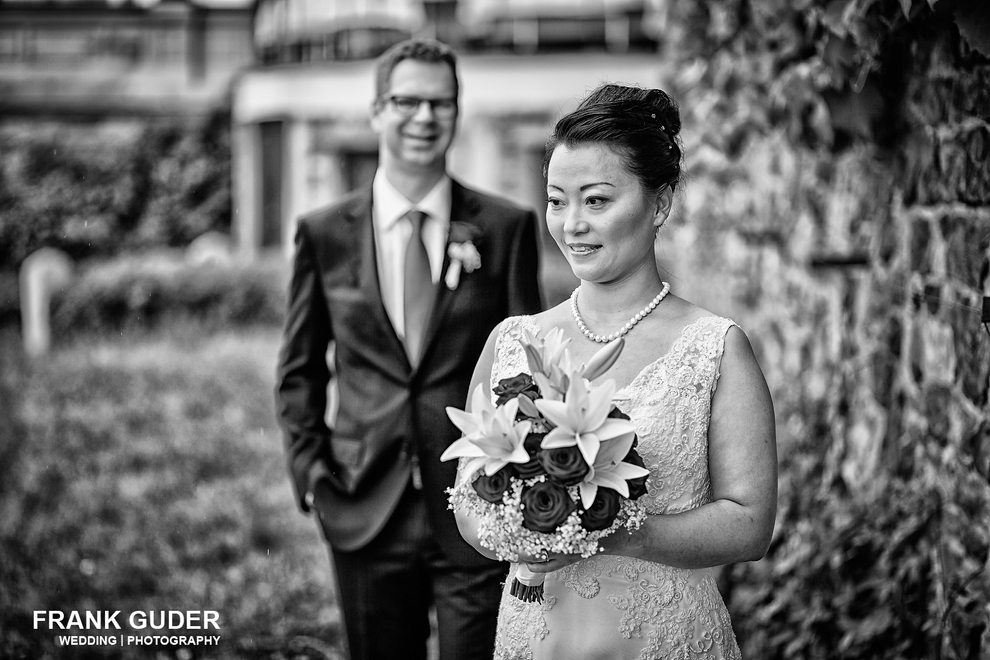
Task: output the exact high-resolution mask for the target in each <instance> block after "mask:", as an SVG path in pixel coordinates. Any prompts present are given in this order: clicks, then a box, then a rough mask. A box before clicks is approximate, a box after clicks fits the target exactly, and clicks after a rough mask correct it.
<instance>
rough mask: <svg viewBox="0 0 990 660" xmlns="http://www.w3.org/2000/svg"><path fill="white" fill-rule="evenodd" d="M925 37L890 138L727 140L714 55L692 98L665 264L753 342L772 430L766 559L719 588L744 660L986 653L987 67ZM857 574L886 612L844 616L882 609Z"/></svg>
mask: <svg viewBox="0 0 990 660" xmlns="http://www.w3.org/2000/svg"><path fill="white" fill-rule="evenodd" d="M933 25H934V27H932V28H930V29H928V28H922V29H919V30H918V31H917V33H916V34H915V35H913V36H912V39H911V41H910V48H905V49H904V50H903V52H902V53H901V54H902V55H904V54H907V55H909V57H908V58H906V59H905V60H904V61H903V67H904V68H903V69H902V70H901V71H899V72H897V75H898V77H899V79H898V80H897V81H894V82H895V83H896V84H893V83H892V84H889V85H887V87H888V88H889V87H893V88H894V89H895V91H896V92H897V94H896V95H895V96H893V98H894V101H895V102H894V103H893V105H891V106H890V107H888V109H887V111H886V114H885V115H884V116H883V117H882V118H881V121H886V122H891V123H893V124H896V126H895V127H893V128H894V129H896V130H891V131H888V132H884V131H879V132H877V133H876V134H877V135H880V134H886V135H893V137H892V138H889V139H886V140H881V139H857V140H852V141H850V143H849V144H848V145H847V146H845V147H843V148H841V149H840V148H832V149H829V148H824V147H821V146H818V147H817V148H816V147H814V146H809V145H808V143H807V141H802V140H797V139H795V136H794V131H793V130H792V127H790V126H787V125H786V124H776V125H775V126H774V127H773V128H771V129H769V130H763V131H751V132H749V133H748V134H747V136H746V137H745V139H742V140H739V141H737V142H735V143H732V141H733V139H734V138H733V136H732V131H731V127H726V126H724V125H723V126H716V125H713V123H712V113H711V108H712V107H713V106H714V105H715V103H717V102H716V101H714V100H712V99H713V97H714V96H717V95H719V94H723V93H724V89H719V88H718V87H717V85H715V84H713V81H716V80H717V77H718V75H717V74H718V71H717V69H718V66H719V54H716V55H715V56H713V58H712V60H711V65H710V67H711V68H710V69H709V73H708V75H707V76H706V77H705V78H704V79H703V81H702V82H700V83H698V84H695V85H691V86H688V87H686V88H685V89H682V90H680V98H681V99H682V112H683V114H684V119H685V128H684V132H683V136H684V140H685V145H684V146H685V153H686V158H687V162H688V166H689V178H688V182H687V186H686V188H685V191H684V192H683V194H682V195H681V197H680V201H681V208H682V211H681V220H682V222H674V223H672V225H673V226H672V227H671V228H669V229H665V234H666V236H665V241H664V247H663V248H662V249H661V252H660V254H659V258H660V260H661V263H662V264H663V265H664V266H665V267H666V268H667V269H668V270H669V271H670V275H671V278H672V279H671V281H672V283H673V285H674V289H675V291H676V292H677V293H679V294H681V295H683V296H684V297H686V298H688V299H690V300H694V301H696V302H699V303H700V304H702V305H704V306H706V307H708V308H709V309H712V310H713V311H716V312H718V313H721V314H725V315H727V316H731V317H732V318H734V319H735V320H736V321H737V322H738V323H739V324H740V325H741V326H742V327H743V329H744V330H745V331H746V332H747V334H748V335H749V337H750V339H751V341H752V343H753V344H754V348H755V350H756V352H757V354H758V356H759V358H760V362H761V364H762V366H763V368H764V371H765V373H766V376H767V380H768V382H769V383H770V386H771V390H772V393H773V397H774V404H775V409H776V413H777V420H778V429H777V430H778V444H779V456H780V465H781V472H780V510H779V515H778V524H777V529H776V532H775V541H774V545H773V546H772V548H771V552H770V554H769V555H768V557H767V559H765V560H764V561H762V562H759V563H757V564H753V565H748V566H740V567H733V568H731V569H730V570H728V571H726V572H725V573H724V576H723V582H724V585H723V586H724V587H725V589H726V592H727V594H728V600H729V602H730V609H732V610H733V617H734V621H735V622H736V625H737V632H738V633H739V634H740V638H741V641H742V642H743V650H744V656H748V657H764V658H766V657H787V656H788V655H791V657H817V656H816V653H815V651H814V649H815V644H816V643H822V644H824V645H827V644H837V645H840V646H841V644H847V645H849V648H848V649H847V654H845V655H843V657H888V656H886V655H883V654H879V655H870V652H868V651H863V650H860V651H854V648H855V646H856V644H857V643H859V642H857V641H856V640H857V635H860V636H861V637H864V638H866V637H868V636H869V635H874V634H875V635H876V636H877V637H876V638H877V639H880V638H882V635H883V634H885V633H884V630H886V629H889V630H890V631H891V634H893V633H894V632H896V631H897V630H900V631H901V632H899V633H898V634H899V635H900V636H901V637H905V634H906V633H904V631H914V632H912V634H917V635H922V636H923V637H924V639H923V640H922V641H921V642H918V641H917V640H915V642H914V643H915V644H916V646H917V645H918V644H926V645H927V646H926V647H925V649H926V650H919V651H915V652H916V653H925V652H931V651H932V649H938V651H939V653H943V651H944V654H942V657H947V658H950V657H977V656H978V655H979V653H980V652H981V649H982V653H984V654H986V653H990V631H988V626H987V623H986V622H987V621H988V620H990V605H988V603H990V586H988V585H990V569H988V548H990V403H988V385H990V331H988V330H987V329H986V328H985V327H984V326H983V325H982V324H981V314H980V308H981V304H982V299H983V296H986V295H990V60H988V59H987V58H986V57H983V56H982V55H980V54H979V53H977V52H975V51H973V50H971V49H970V47H969V46H968V45H967V43H966V42H965V41H964V40H962V39H961V38H960V36H959V33H958V31H956V30H955V29H954V26H953V25H952V23H951V22H947V21H941V22H938V21H935V22H933ZM723 55H724V53H723ZM734 66H735V68H736V73H738V69H739V68H740V66H744V64H740V63H739V62H736V63H735V64H734ZM712 68H714V69H715V70H716V71H715V73H712ZM878 75H886V76H887V77H888V78H889V77H891V76H892V75H893V74H892V73H891V71H890V69H889V68H888V69H887V70H886V73H883V72H881V73H880V74H878ZM884 82H885V81H883V80H881V81H880V83H881V84H882V83H884ZM886 82H888V83H889V82H890V81H886ZM881 86H882V85H881ZM743 101H744V99H743ZM735 102H737V103H738V102H742V101H741V100H740V99H739V98H738V97H737V99H736V100H735ZM888 128H891V127H888ZM727 145H728V147H733V148H735V151H734V150H733V148H728V147H727ZM905 494H906V495H905ZM914 497H917V500H915V499H912V498H914ZM904 502H911V503H912V504H910V505H909V506H908V509H910V510H909V511H907V512H904V511H900V510H899V509H898V507H899V506H901V504H899V503H904ZM915 515H916V516H917V517H916V518H915ZM857 535H859V540H857ZM901 537H903V538H901ZM885 543H888V544H897V543H901V544H906V545H904V547H907V548H909V550H904V551H903V553H902V554H903V557H901V556H900V555H898V557H899V559H895V558H894V556H893V555H890V554H889V553H890V552H892V550H890V546H889V545H888V547H885V546H884V544H885ZM816 544H818V545H819V546H822V545H824V547H819V548H817V549H816V548H815V547H814V546H815V545H816ZM897 547H898V548H901V546H897ZM864 548H872V550H870V551H869V552H866V551H865V550H863V549H864ZM829 552H832V553H833V556H830V557H820V556H819V554H821V553H829ZM898 552H900V550H899V551H898ZM870 553H872V554H870ZM802 561H805V562H808V563H809V564H815V565H817V563H820V564H821V571H820V573H813V572H807V571H806V572H804V573H801V572H800V570H799V569H795V568H794V564H795V562H802ZM897 562H903V563H902V564H898V563H897ZM888 564H889V565H888ZM903 566H908V568H902V567H903ZM809 570H810V569H809ZM901 570H910V571H914V573H911V574H910V575H911V576H914V575H915V573H916V574H917V580H914V577H909V578H905V577H904V575H902V574H901V573H900V572H898V571H901ZM857 572H858V573H860V574H862V575H863V576H864V577H862V578H857V579H861V580H862V582H863V583H865V582H866V581H867V580H868V579H874V580H875V581H876V582H884V581H886V580H888V579H889V581H890V582H891V583H892V584H890V585H888V586H885V587H883V589H886V590H888V591H890V593H888V594H887V597H888V601H887V602H886V604H883V605H882V608H872V610H873V611H870V612H865V613H857V612H858V609H857V605H856V603H854V602H846V601H855V600H857V599H859V601H860V603H859V604H860V606H862V605H864V604H866V605H867V607H866V609H868V610H869V609H871V608H870V607H869V605H868V604H867V602H866V601H868V600H869V599H870V598H873V597H874V593H873V591H871V590H870V589H872V587H870V588H869V589H867V588H864V587H863V585H862V584H852V585H847V586H843V585H841V584H838V582H841V580H843V579H845V578H843V577H841V576H844V575H850V574H852V575H855V574H857ZM895 578H896V579H895ZM833 579H834V580H835V582H836V583H835V584H830V585H828V586H824V583H825V582H829V581H831V580H833ZM801 580H804V581H805V583H804V584H800V582H801ZM899 580H900V581H902V582H904V583H905V585H901V586H898V585H897V584H894V583H896V582H897V581H899ZM912 580H914V582H912ZM908 582H911V585H909V586H911V588H918V589H921V590H922V591H921V592H920V593H921V596H920V598H921V601H923V602H917V603H915V602H913V601H912V600H911V598H909V597H908V596H907V595H905V593H902V592H901V591H898V590H899V589H902V588H904V589H906V588H907V586H906V583H908ZM919 585H920V586H919ZM787 589H794V590H795V591H794V592H793V593H791V594H790V596H789V598H790V602H788V603H787V605H786V607H787V608H789V609H790V611H791V612H792V614H790V615H784V614H781V613H780V612H779V610H780V609H781V608H782V607H783V606H782V605H780V604H779V603H778V602H776V600H779V599H780V598H781V596H779V595H775V593H774V592H775V590H784V591H786V590H787ZM877 589H881V588H880V587H877ZM878 593H879V592H878ZM864 594H865V595H864ZM897 594H901V595H900V596H898V595H897ZM901 597H903V599H902V600H898V599H899V598H901ZM877 598H878V601H877V602H878V603H880V602H882V601H880V600H879V596H877ZM775 599H776V600H775ZM818 599H822V602H818V603H815V604H812V603H809V602H803V601H804V600H807V601H811V600H818ZM898 603H900V604H898ZM888 608H889V609H888ZM859 609H862V607H859ZM884 612H885V613H886V614H884ZM802 613H803V614H802ZM881 614H883V616H887V618H886V619H883V620H882V621H881V620H880V619H878V618H877V617H879V616H881ZM888 615H889V616H888ZM802 616H804V618H805V619H809V618H810V619H814V618H815V617H816V616H817V617H821V618H827V617H829V616H832V617H834V618H836V619H840V618H842V617H845V619H846V622H845V623H842V622H827V624H826V622H823V621H820V622H819V624H820V625H819V624H815V623H814V622H808V621H802V620H801V617H802ZM857 617H859V618H858V619H857ZM844 625H846V626H847V629H846V630H845V632H842V630H843V628H842V626H844ZM787 626H792V627H793V628H795V629H797V628H801V629H802V630H805V632H804V633H801V634H803V635H804V638H802V637H801V634H799V633H797V632H794V633H793V634H791V633H790V632H788V631H787V630H785V629H786V628H787ZM803 626H807V627H806V628H803ZM885 626H886V628H885ZM781 630H784V633H783V635H778V639H777V640H776V641H775V638H774V636H775V634H776V633H778V632H781ZM840 633H841V634H840ZM830 635H831V636H833V637H834V639H831V640H830V639H829V636H830ZM895 637H896V635H895ZM816 638H817V640H818V641H817V642H816V641H814V640H815V639H816ZM780 639H784V641H785V642H787V641H788V640H790V641H789V642H788V643H790V644H791V645H792V646H791V647H790V649H789V650H788V651H784V643H783V642H781V641H780ZM919 639H920V638H919ZM861 641H862V640H861ZM863 644H864V645H865V646H863V648H867V646H868V645H866V644H867V643H866V642H863ZM837 648H838V647H837ZM794 653H798V655H796V656H794V655H793V654H794ZM971 654H972V655H971ZM823 657H827V656H823ZM891 657H892V656H891ZM904 657H916V656H913V655H910V656H904ZM917 657H923V656H917Z"/></svg>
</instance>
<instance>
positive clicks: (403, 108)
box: [384, 96, 457, 119]
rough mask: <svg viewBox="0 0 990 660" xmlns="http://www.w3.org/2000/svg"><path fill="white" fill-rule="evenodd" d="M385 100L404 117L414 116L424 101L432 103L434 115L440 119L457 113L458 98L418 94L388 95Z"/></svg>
mask: <svg viewBox="0 0 990 660" xmlns="http://www.w3.org/2000/svg"><path fill="white" fill-rule="evenodd" d="M384 100H385V101H386V102H387V103H391V104H392V107H394V108H395V111H396V112H398V113H399V114H400V115H402V116H403V117H412V116H413V115H414V114H416V113H417V112H418V111H419V107H420V106H421V105H423V104H424V103H428V104H429V105H430V111H431V112H433V116H434V117H437V118H439V119H450V118H451V117H453V116H454V115H455V114H456V113H457V99H421V98H419V97H418V96H386V97H384Z"/></svg>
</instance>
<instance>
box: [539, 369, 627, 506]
mask: <svg viewBox="0 0 990 660" xmlns="http://www.w3.org/2000/svg"><path fill="white" fill-rule="evenodd" d="M613 394H615V381H614V380H611V379H609V380H607V381H605V382H604V383H601V384H600V385H592V384H591V383H590V382H589V381H587V380H586V379H584V378H580V377H578V378H572V379H571V382H570V386H569V387H568V389H567V396H566V397H565V400H564V401H550V400H547V399H537V400H536V402H535V403H536V407H537V408H539V410H540V412H541V413H543V415H544V417H546V418H547V419H548V420H549V421H550V422H551V423H553V424H555V425H556V426H555V428H553V429H552V430H551V431H550V432H549V433H548V434H547V437H545V438H544V439H543V443H542V446H543V447H544V448H547V449H553V448H556V447H573V446H574V445H577V447H578V449H579V450H580V451H581V456H583V457H584V460H585V461H586V462H587V463H588V465H594V463H595V459H596V457H597V456H598V450H599V448H600V447H601V444H602V441H604V440H611V439H612V438H617V437H619V436H623V435H626V434H629V435H630V436H632V434H634V433H635V432H636V426H635V425H634V424H633V423H632V422H631V421H629V420H625V419H616V418H611V417H609V416H608V413H609V411H610V410H611V408H612V395H613ZM623 456H625V454H623ZM627 492H628V491H627Z"/></svg>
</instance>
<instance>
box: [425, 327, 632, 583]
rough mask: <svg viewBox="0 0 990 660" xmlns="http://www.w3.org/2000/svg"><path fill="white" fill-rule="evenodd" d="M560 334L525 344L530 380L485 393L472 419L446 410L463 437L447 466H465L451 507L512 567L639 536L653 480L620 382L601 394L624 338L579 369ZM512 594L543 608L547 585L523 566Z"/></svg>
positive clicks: (475, 397) (586, 553) (479, 392)
mask: <svg viewBox="0 0 990 660" xmlns="http://www.w3.org/2000/svg"><path fill="white" fill-rule="evenodd" d="M568 342H569V340H564V339H563V332H562V331H561V330H560V329H559V328H554V329H553V330H551V331H550V332H549V333H548V334H547V336H546V338H545V339H543V340H539V341H538V340H537V339H536V338H534V337H533V336H532V335H531V334H530V333H528V332H526V333H524V337H523V339H521V340H520V343H522V346H523V349H524V350H525V354H526V361H527V363H528V364H529V368H530V371H531V374H532V375H530V374H526V373H521V374H519V375H517V376H515V377H513V378H506V379H503V380H500V381H499V383H498V386H497V387H495V389H494V390H493V394H494V395H495V396H496V397H497V398H496V401H495V402H494V403H492V400H491V397H490V396H489V395H488V394H487V393H486V388H484V387H483V386H482V385H481V384H479V385H478V386H477V387H476V388H475V389H474V392H472V394H471V412H469V413H468V412H465V411H463V410H458V409H456V408H453V407H448V408H447V415H448V417H450V420H451V421H452V422H453V423H454V424H455V425H456V426H457V427H458V428H459V429H460V430H461V431H462V432H463V433H464V435H463V437H462V438H461V439H459V440H457V441H456V442H454V443H452V444H451V445H450V446H449V447H448V448H447V450H446V451H445V452H444V453H443V455H442V456H441V457H440V460H442V461H447V460H451V459H454V458H461V459H465V462H464V464H463V465H462V466H461V471H460V475H461V476H460V478H459V479H458V482H457V483H456V484H455V485H454V487H453V488H450V489H448V491H447V492H448V495H449V502H450V507H451V508H452V509H462V510H465V511H467V512H468V513H470V514H472V515H474V516H476V517H477V518H478V519H479V520H480V525H479V529H478V535H479V542H480V543H481V544H482V545H484V546H485V547H486V548H489V549H491V550H493V551H494V552H495V554H496V556H498V558H499V559H501V560H503V561H518V559H519V554H520V553H522V554H526V555H529V556H536V555H539V554H545V553H551V552H553V553H560V554H580V555H581V556H582V557H590V556H591V555H593V554H595V553H596V552H598V550H599V547H598V542H599V540H601V539H602V538H604V537H606V536H608V535H609V534H611V533H613V532H615V531H616V530H617V529H619V528H620V527H626V528H627V529H630V530H631V529H636V528H638V527H639V526H640V525H641V524H642V522H643V520H645V517H646V511H645V509H644V508H643V507H642V505H641V504H640V503H638V502H636V500H637V499H638V498H639V497H641V496H642V495H643V494H644V493H646V477H647V475H648V474H649V471H648V470H647V469H646V468H645V467H644V466H643V459H642V458H641V457H640V456H639V454H638V453H637V452H636V427H635V425H634V424H633V423H632V422H631V421H630V420H629V417H628V416H627V415H625V414H624V413H622V412H621V411H620V410H619V409H618V408H616V407H615V406H614V404H613V401H612V397H613V395H614V394H615V381H613V380H607V381H605V382H603V383H601V384H598V385H593V384H592V383H591V381H592V380H594V379H595V378H597V377H598V376H600V375H601V374H603V373H604V372H605V371H606V370H607V369H608V368H609V367H611V366H612V364H614V363H615V360H616V359H617V358H618V356H619V353H620V352H621V351H622V347H623V343H624V342H623V340H622V339H621V338H620V339H617V340H615V341H614V342H612V343H610V344H608V345H607V346H605V347H603V348H602V349H601V350H600V351H598V352H597V353H596V354H595V355H594V356H593V357H592V358H591V360H590V361H589V362H588V364H586V365H580V366H578V365H575V364H574V363H573V361H572V358H571V354H570V351H569V350H567V343H568ZM511 592H512V594H513V595H515V596H516V597H518V598H520V599H521V600H524V601H535V600H541V599H542V595H543V576H542V575H538V574H534V573H532V572H531V571H529V570H528V569H527V568H526V566H525V565H521V566H520V567H519V570H518V572H517V575H516V579H515V580H514V581H513V584H512V586H511Z"/></svg>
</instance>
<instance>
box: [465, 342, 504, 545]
mask: <svg viewBox="0 0 990 660" xmlns="http://www.w3.org/2000/svg"><path fill="white" fill-rule="evenodd" d="M501 327H502V324H501V323H499V324H498V325H497V326H495V329H494V330H492V332H491V334H490V335H488V340H487V341H486V342H485V347H484V348H483V349H482V351H481V356H480V357H479V358H478V363H477V364H476V365H475V367H474V374H473V375H472V376H471V386H470V387H469V388H468V396H467V403H466V404H465V410H467V411H468V412H470V411H471V393H472V392H474V388H475V387H477V385H478V384H479V383H481V384H482V385H483V387H484V388H485V391H488V392H489V396H490V395H491V394H490V387H491V376H492V364H493V362H494V360H495V341H496V339H497V338H498V333H499V329H500V328H501ZM464 462H465V461H464V459H461V460H460V461H459V464H458V469H457V480H458V482H459V481H460V479H461V467H463V465H464ZM454 518H455V519H456V520H457V530H458V531H459V532H460V533H461V536H462V537H463V538H464V540H465V541H467V542H468V543H469V544H470V545H471V546H472V547H473V548H474V549H475V550H477V551H478V552H480V553H481V554H482V555H484V556H485V557H488V558H489V559H496V557H495V553H494V552H492V551H491V550H489V549H488V548H486V547H484V546H483V545H481V544H480V543H479V542H478V522H479V521H478V519H477V518H475V517H474V516H472V515H470V514H469V513H468V512H466V511H464V510H462V509H456V510H455V511H454Z"/></svg>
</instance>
